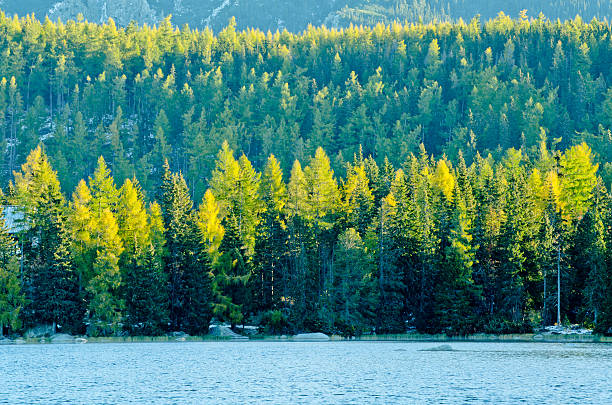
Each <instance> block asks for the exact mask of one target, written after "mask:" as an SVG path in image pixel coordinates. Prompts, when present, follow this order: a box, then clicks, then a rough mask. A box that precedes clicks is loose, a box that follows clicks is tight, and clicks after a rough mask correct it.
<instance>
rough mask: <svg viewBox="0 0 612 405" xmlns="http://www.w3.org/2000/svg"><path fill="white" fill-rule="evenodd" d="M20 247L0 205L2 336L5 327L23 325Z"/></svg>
mask: <svg viewBox="0 0 612 405" xmlns="http://www.w3.org/2000/svg"><path fill="white" fill-rule="evenodd" d="M17 253H18V248H17V244H16V243H15V241H14V240H13V239H12V238H11V236H9V234H8V230H7V229H6V225H5V222H4V217H3V213H2V208H1V207H0V337H2V336H4V329H5V328H7V329H8V330H9V332H11V331H17V330H19V328H20V327H21V325H22V322H21V315H20V313H21V312H22V311H23V308H24V307H25V305H26V302H27V301H26V298H25V295H24V294H23V293H22V291H21V280H20V276H19V262H18V255H17Z"/></svg>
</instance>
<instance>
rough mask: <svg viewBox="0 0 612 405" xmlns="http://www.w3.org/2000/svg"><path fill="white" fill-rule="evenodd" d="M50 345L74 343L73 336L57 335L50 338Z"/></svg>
mask: <svg viewBox="0 0 612 405" xmlns="http://www.w3.org/2000/svg"><path fill="white" fill-rule="evenodd" d="M51 343H56V344H61V343H74V336H70V335H68V334H66V333H58V334H55V335H53V336H51Z"/></svg>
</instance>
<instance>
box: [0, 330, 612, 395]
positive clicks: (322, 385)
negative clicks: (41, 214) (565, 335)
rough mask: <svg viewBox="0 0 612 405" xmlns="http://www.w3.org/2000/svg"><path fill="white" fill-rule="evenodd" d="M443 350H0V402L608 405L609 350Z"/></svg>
mask: <svg viewBox="0 0 612 405" xmlns="http://www.w3.org/2000/svg"><path fill="white" fill-rule="evenodd" d="M440 344H441V343H421V342H419V343H408V342H397V343H396V342H323V343H318V342H317V343H307V342H203V343H132V344H84V345H21V346H0V359H1V362H0V403H10V404H21V403H23V404H53V403H71V404H72V403H86V404H93V403H128V402H129V403H146V404H157V403H159V404H167V403H188V404H203V403H204V404H205V403H214V404H217V403H233V404H241V403H252V404H260V403H270V404H277V403H278V404H286V403H305V404H310V403H313V404H330V403H333V404H336V403H337V404H362V403H379V404H395V403H397V404H412V403H480V402H491V403H495V404H500V403H508V404H515V403H518V402H527V403H551V404H559V403H596V404H610V403H612V345H606V344H567V343H566V344H557V343H471V342H470V343H457V342H453V343H451V346H452V348H453V349H455V351H437V352H434V351H422V350H423V349H428V348H432V347H436V346H439V345H440ZM3 401H4V402H3Z"/></svg>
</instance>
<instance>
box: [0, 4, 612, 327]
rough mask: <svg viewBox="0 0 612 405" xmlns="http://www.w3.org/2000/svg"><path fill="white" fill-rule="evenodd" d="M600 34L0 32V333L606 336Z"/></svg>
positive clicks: (565, 29) (498, 27) (504, 29)
mask: <svg viewBox="0 0 612 405" xmlns="http://www.w3.org/2000/svg"><path fill="white" fill-rule="evenodd" d="M611 31H612V30H611V28H610V26H609V25H608V24H607V23H602V22H598V21H596V20H593V21H591V22H590V23H585V22H583V21H582V20H581V19H580V18H576V19H574V20H571V21H567V22H563V23H560V22H551V21H548V20H546V19H545V18H544V17H542V16H540V17H539V18H537V19H531V20H530V19H528V18H527V17H526V16H525V15H521V16H520V17H519V18H518V19H510V18H508V17H505V16H503V15H500V16H499V17H498V18H496V19H495V20H489V21H486V22H484V23H482V22H481V21H480V20H479V19H473V20H471V21H470V22H469V23H464V22H461V21H459V22H457V23H436V24H410V25H401V24H397V23H394V24H391V25H377V26H375V27H372V28H368V27H350V28H347V29H343V30H334V29H332V30H329V29H327V28H325V27H321V28H312V27H311V28H309V29H308V30H306V31H305V32H303V33H302V34H299V35H298V34H291V33H289V32H287V31H284V32H282V33H280V32H277V33H263V32H260V31H258V30H247V31H237V30H236V25H235V22H233V21H230V23H229V25H228V26H227V27H226V28H225V29H224V30H223V31H221V32H220V33H219V34H218V35H214V34H213V33H212V32H211V31H210V30H208V29H206V30H203V31H198V30H191V29H189V28H188V27H184V28H182V29H178V28H176V27H174V26H172V25H171V24H170V21H169V20H165V21H164V22H163V23H162V24H161V25H160V26H159V27H147V26H143V27H138V26H136V25H134V24H132V25H130V26H128V27H125V28H117V27H116V26H115V25H114V23H113V22H112V21H109V23H108V24H104V25H96V24H91V23H86V22H82V21H80V22H79V21H76V22H75V21H68V22H67V23H65V24H64V23H61V22H56V23H52V22H51V21H49V20H46V21H44V22H39V21H37V20H35V19H33V18H31V17H27V18H22V19H19V18H7V17H5V16H4V15H0V42H1V43H2V49H3V51H2V53H1V54H0V75H1V76H2V77H4V78H3V79H2V80H1V82H0V131H1V136H2V139H1V141H2V148H1V150H2V151H3V152H4V153H3V154H2V156H1V161H0V163H1V164H2V166H1V167H2V176H1V179H2V187H3V189H4V192H3V194H2V200H3V201H2V205H4V206H5V209H7V208H10V209H11V211H12V212H15V211H18V213H19V214H20V215H17V217H18V222H19V224H18V226H16V227H14V228H13V229H11V230H9V229H8V227H7V226H3V227H2V228H3V231H2V235H1V237H0V272H1V273H0V278H2V282H0V323H1V324H2V325H3V328H2V329H3V331H6V330H10V331H18V330H20V329H21V328H27V327H29V326H32V325H36V324H44V323H47V324H54V325H56V327H57V329H58V330H61V331H69V332H72V333H87V334H90V335H117V334H123V333H130V334H136V335H155V334H161V333H166V332H168V331H177V330H183V331H186V332H188V333H190V334H202V333H206V331H207V329H208V324H209V322H210V321H211V319H213V318H214V319H216V320H218V321H223V322H228V323H231V324H232V325H237V324H241V323H254V324H260V325H262V326H263V327H264V328H265V329H266V330H267V332H268V333H287V332H294V331H323V332H327V333H339V334H343V335H345V336H350V335H358V334H362V333H372V332H376V333H401V332H405V331H406V330H418V331H420V332H426V333H446V334H449V335H464V334H469V333H473V332H489V333H510V332H526V331H531V330H533V328H537V327H540V326H543V325H549V324H551V323H554V322H557V321H561V322H562V323H579V324H583V325H586V326H590V327H594V328H595V330H596V331H598V332H602V333H610V330H611V329H610V328H612V276H611V271H610V266H611V265H612V244H611V242H610V240H609V239H610V236H611V235H612V232H610V230H611V226H612V209H611V208H612V205H611V200H610V198H611V197H610V193H609V192H608V191H607V190H608V189H609V188H610V180H611V178H612V165H611V164H610V162H611V158H612V149H611V145H612V143H611V139H610V138H611V137H612V135H611V132H610V127H611V126H612V122H611V121H612V118H611V117H612V113H611V112H610V111H612V90H608V85H607V83H608V82H609V80H610V75H611V74H612V72H611V71H610V69H609V64H608V63H607V61H608V60H610V54H611V53H612V43H611V42H610V38H611V36H610V34H611V33H612V32H611ZM15 228H16V230H15ZM9 232H10V233H9ZM559 286H560V288H559ZM557 297H560V300H558V298H557ZM558 303H559V304H560V305H559V307H560V319H557V304H558Z"/></svg>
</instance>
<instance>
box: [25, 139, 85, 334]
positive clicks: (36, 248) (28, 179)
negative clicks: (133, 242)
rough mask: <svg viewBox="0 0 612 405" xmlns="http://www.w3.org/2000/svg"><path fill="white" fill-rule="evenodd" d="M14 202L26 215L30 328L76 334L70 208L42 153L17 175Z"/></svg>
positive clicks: (77, 308)
mask: <svg viewBox="0 0 612 405" xmlns="http://www.w3.org/2000/svg"><path fill="white" fill-rule="evenodd" d="M15 202H16V203H17V204H18V205H19V206H20V207H23V208H22V209H23V210H24V211H25V216H24V221H25V224H24V229H25V231H23V232H22V235H21V238H22V240H23V241H24V244H23V246H24V250H23V252H22V254H23V255H24V259H23V260H24V275H23V278H24V281H23V282H24V287H25V288H24V291H25V292H26V296H27V298H28V301H29V305H28V307H27V308H26V311H25V313H24V315H26V319H27V322H28V324H42V323H46V324H53V326H54V329H55V327H56V325H61V326H66V329H64V330H76V329H78V327H79V324H80V321H81V315H80V304H79V301H80V299H79V295H78V284H77V279H76V275H75V272H74V268H73V262H72V257H71V255H70V243H71V242H70V239H69V237H70V236H69V234H68V232H67V229H66V226H67V217H66V213H65V210H66V207H65V205H66V203H65V200H64V197H63V195H62V194H61V191H60V184H59V181H58V179H57V174H56V173H55V172H54V171H53V169H52V168H51V165H50V164H49V161H48V159H47V156H46V154H45V153H44V152H43V151H42V149H41V148H40V147H38V148H36V149H35V150H34V151H32V153H31V154H30V155H29V156H28V159H27V161H26V163H25V164H24V165H23V166H22V170H21V172H20V173H16V174H15ZM26 241H27V243H25V242H26Z"/></svg>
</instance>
